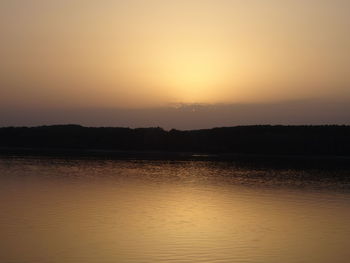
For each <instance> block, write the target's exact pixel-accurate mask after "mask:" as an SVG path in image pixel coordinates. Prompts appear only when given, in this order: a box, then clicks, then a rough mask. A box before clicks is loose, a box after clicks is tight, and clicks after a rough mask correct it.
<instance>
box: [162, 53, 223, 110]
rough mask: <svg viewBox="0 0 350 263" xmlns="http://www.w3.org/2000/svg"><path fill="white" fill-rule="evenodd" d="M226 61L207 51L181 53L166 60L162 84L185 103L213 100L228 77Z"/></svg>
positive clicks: (209, 101) (210, 101) (163, 67)
mask: <svg viewBox="0 0 350 263" xmlns="http://www.w3.org/2000/svg"><path fill="white" fill-rule="evenodd" d="M222 68H223V66H222V63H220V61H219V60H218V58H217V57H215V56H213V55H212V54H208V53H205V52H198V51H197V52H195V51H193V50H192V52H177V53H176V54H173V55H172V56H170V57H169V56H168V57H167V58H166V59H164V61H163V65H162V68H160V69H159V72H161V75H162V77H161V79H162V84H163V85H164V86H166V87H168V92H169V93H170V94H171V95H172V97H174V98H176V99H177V100H178V101H181V102H185V103H203V102H205V103H212V102H214V100H215V99H216V97H217V95H218V94H217V90H218V88H220V86H221V85H222V82H223V81H225V80H226V79H227V77H226V76H224V71H223V69H222Z"/></svg>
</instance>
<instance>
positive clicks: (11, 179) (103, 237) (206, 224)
mask: <svg viewBox="0 0 350 263" xmlns="http://www.w3.org/2000/svg"><path fill="white" fill-rule="evenodd" d="M349 189H350V185H349V180H348V177H347V172H344V171H343V172H322V171H302V170H298V171H293V170H281V169H279V170H273V169H272V170H271V169H261V168H260V169H251V168H242V167H237V166H235V165H233V164H228V163H213V162H190V161H182V162H180V161H177V162H176V161H174V162H165V161H103V160H63V159H34V158H33V159H30V158H24V159H15V158H9V159H0V200H1V202H0V211H1V214H0V234H1V238H0V262H6V263H7V262H16V263H17V262H18V263H19V262H20V263H26V262H28V263H34V262H35V263H41V262H43V263H47V262H53V263H56V262H57V263H58V262H60V263H61V262H67V263H69V262H72V263H73V262H74V263H77V262H78V263H80V262H84V263H90V262H94V263H95V262H96V263H104V262H122V263H123V262H213V263H215V262H266V263H267V262H268V263H274V262H276V263H277V262H278V263H282V262H283V263H290V262H308V263H309V262H315V263H316V262H317V263H322V262H325V263H329V262H338V263H340V262H344V263H345V262H349V258H350V250H349V243H348V239H349V237H350V190H349Z"/></svg>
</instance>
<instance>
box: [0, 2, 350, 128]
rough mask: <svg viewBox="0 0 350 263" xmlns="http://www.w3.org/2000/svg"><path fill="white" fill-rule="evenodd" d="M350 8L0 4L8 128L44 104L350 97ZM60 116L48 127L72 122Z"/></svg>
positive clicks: (0, 81)
mask: <svg viewBox="0 0 350 263" xmlns="http://www.w3.org/2000/svg"><path fill="white" fill-rule="evenodd" d="M349 13H350V1H348V0H308V1H305V0H303V1H302V0H284V1H281V0H264V1H262V0H119V1H118V0H114V1H112V0H99V1H97V0H0V39H1V42H0V58H1V59H0V110H1V111H2V112H0V114H1V116H2V121H1V123H0V125H7V124H8V125H10V124H11V125H21V124H23V123H24V122H23V121H22V122H21V121H19V119H21V118H19V119H18V122H16V121H14V120H15V119H13V115H11V114H6V112H15V111H18V112H24V111H25V112H33V115H29V116H27V115H26V116H27V117H26V122H25V123H29V124H30V123H31V122H30V121H31V120H33V122H32V123H33V124H34V123H36V122H35V120H38V118H39V119H40V115H39V116H38V110H45V111H50V112H54V111H55V110H57V112H58V111H59V112H62V111H64V110H65V109H70V111H72V112H73V111H74V109H77V111H82V109H89V110H88V111H91V109H98V110H100V109H123V110H124V111H125V110H128V109H129V110H135V109H143V108H148V109H150V108H152V109H154V108H157V107H161V108H162V109H164V107H165V108H166V107H168V106H169V105H173V104H174V103H207V104H217V103H224V104H230V105H232V104H234V105H236V104H240V105H242V104H247V105H253V104H254V105H255V104H256V105H266V104H269V105H270V104H276V103H281V102H284V101H304V102H305V101H308V100H312V101H313V103H316V104H317V103H318V104H322V103H325V102H328V101H329V102H330V103H331V102H332V103H333V104H337V101H339V100H341V101H342V103H343V104H344V101H345V102H349V103H350V99H349V98H350V16H349ZM306 104H307V103H306ZM343 104H342V105H343ZM261 107H262V108H263V107H264V106H261ZM290 110H291V109H289V111H290ZM88 111H86V112H88ZM34 112H36V113H34ZM162 112H163V111H162ZM339 112H340V111H339ZM306 113H307V112H305V114H306ZM234 114H235V115H234V116H237V112H236V111H235V112H234ZM322 114H323V113H322ZM322 114H321V112H320V113H319V115H317V114H315V117H314V118H311V119H310V122H316V120H321V122H322ZM17 115H18V114H17ZM45 116H46V117H47V115H45ZM50 116H51V115H50ZM52 116H55V115H52ZM52 116H51V117H50V118H48V119H47V118H46V117H45V118H46V119H45V118H42V119H41V122H40V123H42V124H45V122H47V123H55V122H65V121H69V120H70V119H69V118H67V119H64V118H63V119H62V118H61V119H55V118H54V117H52ZM125 116H126V115H125ZM166 116H167V113H166V111H164V115H162V118H166ZM170 117H171V116H169V118H170ZM217 117H218V118H219V113H218V115H217ZM244 117H245V115H242V116H241V118H244ZM101 118H102V119H103V118H107V115H106V116H105V117H101ZM171 118H175V117H171ZM213 118H215V117H213ZM250 118H251V119H249V120H248V121H250V122H253V121H254V120H255V119H256V118H255V117H254V116H253V117H252V116H251V117H250ZM339 118H340V117H339V116H338V117H337V116H336V117H334V119H330V120H329V121H327V122H339ZM342 118H343V119H342V121H341V122H342V123H343V122H346V121H347V120H346V118H345V119H344V116H342ZM22 119H23V118H22ZM229 119H230V117H228V120H229ZM105 121H106V122H105V123H108V124H109V123H110V120H108V119H105ZM171 121H174V120H171ZM273 121H277V120H275V119H272V120H271V122H273ZM349 121H350V120H349ZM300 122H302V119H300ZM139 123H140V125H142V122H139ZM208 123H209V122H208ZM224 123H225V124H226V122H223V124H224ZM240 123H241V122H238V121H236V122H235V121H234V120H232V124H240ZM285 123H288V120H287V119H286V120H285ZM102 124H103V123H102ZM114 124H115V125H119V124H121V123H118V122H115V123H114ZM132 124H134V125H138V122H135V123H132V121H131V125H132ZM165 125H166V124H165ZM174 125H175V124H174ZM208 125H209V124H208ZM218 125H219V126H220V124H218Z"/></svg>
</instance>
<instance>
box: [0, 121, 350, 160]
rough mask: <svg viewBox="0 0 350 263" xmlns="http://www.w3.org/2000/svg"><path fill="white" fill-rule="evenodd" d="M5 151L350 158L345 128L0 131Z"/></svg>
mask: <svg viewBox="0 0 350 263" xmlns="http://www.w3.org/2000/svg"><path fill="white" fill-rule="evenodd" d="M0 147H1V148H2V151H6V150H4V149H15V148H17V149H18V148H36V149H79V150H86V149H96V150H118V151H161V152H198V153H236V154H274V155H328V156H350V126H237V127H227V128H213V129H206V130H191V131H179V130H174V129H173V130H170V131H165V130H163V129H161V128H139V129H130V128H88V127H82V126H79V125H55V126H40V127H31V128H28V127H6V128H0Z"/></svg>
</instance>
